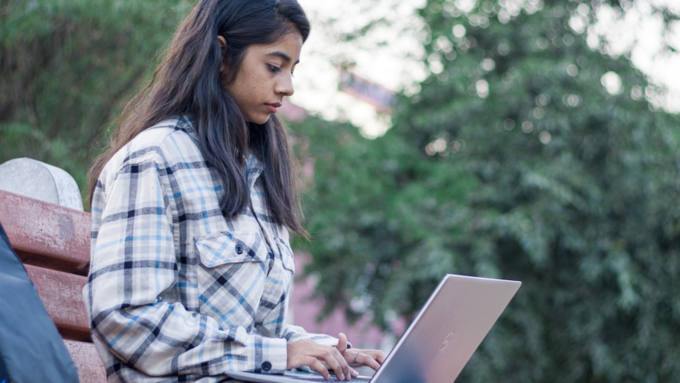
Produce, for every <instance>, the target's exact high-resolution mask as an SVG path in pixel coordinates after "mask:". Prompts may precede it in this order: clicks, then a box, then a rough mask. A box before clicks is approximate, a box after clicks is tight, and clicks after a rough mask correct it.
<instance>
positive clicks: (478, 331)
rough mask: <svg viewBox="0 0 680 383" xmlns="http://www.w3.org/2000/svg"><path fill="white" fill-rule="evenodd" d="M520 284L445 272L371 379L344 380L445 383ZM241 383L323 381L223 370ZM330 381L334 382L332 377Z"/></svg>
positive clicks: (305, 376) (313, 377) (299, 373)
mask: <svg viewBox="0 0 680 383" xmlns="http://www.w3.org/2000/svg"><path fill="white" fill-rule="evenodd" d="M521 284H522V283H521V282H517V281H507V280H502V279H487V278H476V277H468V276H462V275H452V274H449V275H446V276H445V277H444V279H443V280H442V281H441V283H440V284H439V286H437V288H436V289H435V290H434V292H433V293H432V295H431V296H430V298H429V299H428V300H427V303H425V306H423V308H422V310H420V313H419V314H418V316H417V317H416V319H415V320H414V321H413V323H411V325H410V326H409V328H408V329H407V330H406V332H405V333H404V335H403V336H402V337H401V339H400V340H399V342H398V343H397V345H396V346H394V348H393V349H392V351H391V352H390V353H389V355H388V356H387V358H386V359H385V362H384V363H383V365H382V366H381V367H380V369H378V371H377V372H376V373H375V374H374V375H373V377H365V376H360V377H358V378H354V379H352V380H350V381H349V382H370V383H401V382H404V383H451V382H453V381H454V380H455V379H456V378H457V377H458V375H459V374H460V372H461V371H462V370H463V367H465V364H466V363H467V361H468V360H469V359H470V357H471V356H472V354H473V353H474V352H475V350H476V349H477V347H478V346H479V344H480V343H482V340H483V339H484V337H485V336H486V334H487V333H488V332H489V330H490V329H491V326H493V324H494V323H495V322H496V320H497V319H498V317H499V316H500V315H501V313H502V312H503V310H505V307H506V306H507V305H508V303H509V302H510V300H511V299H512V297H513V296H514V295H515V293H516V292H517V290H518V289H519V287H520V286H521ZM228 375H229V376H230V377H232V378H235V379H239V380H243V381H246V382H261V383H295V382H309V381H313V382H324V381H325V380H324V378H323V376H321V374H318V373H315V372H312V373H310V372H304V371H286V373H285V374H283V375H272V374H256V373H248V372H229V373H228ZM332 381H337V380H336V379H335V377H333V378H332Z"/></svg>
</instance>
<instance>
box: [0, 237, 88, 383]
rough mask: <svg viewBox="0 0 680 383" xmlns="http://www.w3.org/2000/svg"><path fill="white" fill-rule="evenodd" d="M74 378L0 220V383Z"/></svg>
mask: <svg viewBox="0 0 680 383" xmlns="http://www.w3.org/2000/svg"><path fill="white" fill-rule="evenodd" d="M3 382H7V383H36V382H68V383H71V382H78V370H77V369H76V366H75V364H74V363H73V360H72V359H71V355H70V354H69V352H68V350H67V349H66V346H65V345H64V341H63V340H62V339H61V336H60V335H59V332H57V327H56V326H55V325H54V322H52V319H50V316H49V315H48V314H47V310H46V309H45V306H44V305H43V303H42V301H41V300H40V297H39V296H38V292H37V291H36V289H35V286H34V285H33V283H32V282H31V280H30V279H29V278H28V275H27V274H26V269H25V268H24V265H23V264H22V263H21V260H19V257H18V256H17V255H16V253H15V252H14V250H12V247H11V246H10V243H9V239H8V238H7V234H5V230H4V229H3V228H2V224H0V383H3Z"/></svg>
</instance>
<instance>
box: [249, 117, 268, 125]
mask: <svg viewBox="0 0 680 383" xmlns="http://www.w3.org/2000/svg"><path fill="white" fill-rule="evenodd" d="M269 116H271V115H270V114H267V115H265V116H257V117H251V118H249V119H248V122H252V123H254V124H258V125H262V124H265V123H266V122H267V121H269Z"/></svg>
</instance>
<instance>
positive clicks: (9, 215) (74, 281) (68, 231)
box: [0, 190, 106, 383]
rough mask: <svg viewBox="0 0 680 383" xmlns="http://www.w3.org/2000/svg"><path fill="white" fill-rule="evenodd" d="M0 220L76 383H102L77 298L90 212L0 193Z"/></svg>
mask: <svg viewBox="0 0 680 383" xmlns="http://www.w3.org/2000/svg"><path fill="white" fill-rule="evenodd" d="M0 222H1V223H2V225H3V227H4V228H5V231H6V232H7V236H8V237H9V240H10V242H11V243H12V247H13V248H14V251H16V252H17V254H18V255H19V257H20V258H21V260H22V261H23V262H24V265H25V266H26V270H27V271H28V276H29V277H30V278H31V280H32V281H33V283H34V284H35V286H36V288H37V290H38V294H39V295H40V298H41V299H42V301H43V303H44V304H45V308H47V312H48V313H49V314H50V317H51V318H52V320H53V321H54V323H55V324H56V326H57V329H58V330H59V333H60V334H61V336H62V338H63V339H64V343H65V344H66V347H67V349H68V350H69V352H70V353H71V357H72V358H73V361H74V362H75V364H76V366H77V367H78V376H79V377H80V382H81V383H105V382H106V371H105V369H104V365H103V364H102V362H101V360H100V359H99V355H98V354H97V352H96V350H95V347H94V345H93V344H92V339H91V337H90V330H89V326H88V320H87V313H86V311H85V304H84V303H83V298H82V290H83V286H84V285H85V281H86V279H87V277H86V276H87V272H88V265H89V262H90V230H91V225H92V219H91V217H90V214H89V213H84V212H81V211H77V210H73V209H69V208H65V207H62V206H58V205H55V204H51V203H47V202H43V201H40V200H37V199H33V198H28V197H24V196H21V195H18V194H14V193H10V192H6V191H3V190H0Z"/></svg>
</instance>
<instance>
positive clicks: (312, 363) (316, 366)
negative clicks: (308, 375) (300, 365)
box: [304, 357, 331, 380]
mask: <svg viewBox="0 0 680 383" xmlns="http://www.w3.org/2000/svg"><path fill="white" fill-rule="evenodd" d="M304 365H305V366H309V367H310V368H311V369H313V370H314V371H316V372H318V373H319V374H321V376H323V378H324V379H326V380H330V378H331V374H330V373H329V372H328V369H327V368H326V366H324V365H323V363H321V361H320V360H319V359H317V358H313V357H305V362H304Z"/></svg>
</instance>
